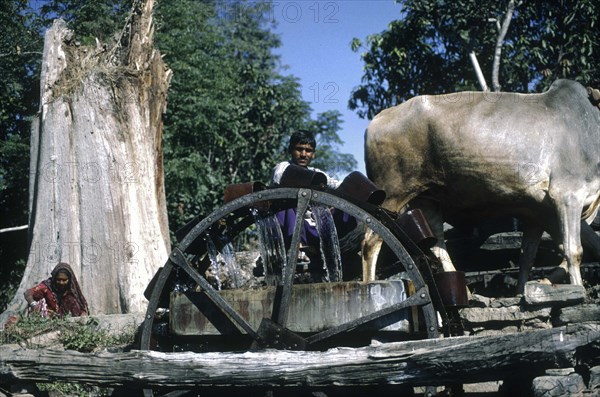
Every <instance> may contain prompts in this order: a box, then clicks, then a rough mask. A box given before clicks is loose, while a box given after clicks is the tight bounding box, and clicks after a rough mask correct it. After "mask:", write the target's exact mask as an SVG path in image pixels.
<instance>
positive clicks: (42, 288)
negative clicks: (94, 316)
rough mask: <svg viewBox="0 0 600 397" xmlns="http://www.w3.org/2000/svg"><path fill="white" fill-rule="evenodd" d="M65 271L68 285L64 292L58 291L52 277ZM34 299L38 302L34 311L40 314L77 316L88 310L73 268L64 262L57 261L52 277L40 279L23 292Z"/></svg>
mask: <svg viewBox="0 0 600 397" xmlns="http://www.w3.org/2000/svg"><path fill="white" fill-rule="evenodd" d="M61 271H62V272H66V273H67V274H68V275H69V286H68V288H67V289H66V290H65V291H64V292H62V293H61V292H59V291H58V290H57V288H56V287H55V285H54V281H53V280H54V277H55V276H56V275H57V274H58V273H59V272H61ZM25 295H26V296H27V295H29V296H30V297H31V298H33V300H34V301H36V302H40V304H38V305H37V306H36V307H35V309H34V311H37V312H39V313H40V314H41V315H42V316H49V317H54V316H55V315H58V316H60V317H62V316H65V315H71V316H74V317H79V316H82V315H86V314H88V312H89V309H88V305H87V301H86V300H85V297H84V296H83V293H82V292H81V289H80V288H79V283H78V282H77V279H76V278H75V274H74V273H73V269H71V266H69V265H68V264H66V263H59V264H58V265H56V267H55V268H54V270H52V277H50V278H49V279H47V280H44V281H42V282H41V283H39V284H38V285H36V286H35V287H33V288H30V289H29V290H27V291H26V292H25Z"/></svg>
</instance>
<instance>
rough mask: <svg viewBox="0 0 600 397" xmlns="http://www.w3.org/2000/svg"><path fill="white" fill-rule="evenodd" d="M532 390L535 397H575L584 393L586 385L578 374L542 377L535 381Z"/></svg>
mask: <svg viewBox="0 0 600 397" xmlns="http://www.w3.org/2000/svg"><path fill="white" fill-rule="evenodd" d="M531 388H532V391H533V396H534V397H573V396H576V395H578V394H579V395H581V394H582V393H583V392H584V390H585V383H584V382H583V378H582V377H581V375H579V374H577V373H573V374H570V375H567V376H540V377H537V378H535V379H534V380H533V384H532V386H531Z"/></svg>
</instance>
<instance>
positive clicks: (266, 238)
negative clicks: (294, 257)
mask: <svg viewBox="0 0 600 397" xmlns="http://www.w3.org/2000/svg"><path fill="white" fill-rule="evenodd" d="M251 211H252V215H253V216H254V220H255V223H256V227H257V232H258V240H259V246H260V257H261V259H262V262H263V268H264V272H265V282H266V284H267V285H279V284H281V282H282V279H283V278H284V276H285V272H286V271H287V258H286V252H285V244H284V242H283V233H282V232H281V227H280V226H279V222H278V221H277V217H276V216H275V215H274V214H271V213H268V214H263V213H261V212H259V211H258V210H257V209H252V210H251Z"/></svg>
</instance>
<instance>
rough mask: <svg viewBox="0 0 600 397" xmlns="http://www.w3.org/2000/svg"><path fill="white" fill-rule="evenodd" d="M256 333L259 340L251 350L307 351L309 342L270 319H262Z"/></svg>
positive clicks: (253, 344)
mask: <svg viewBox="0 0 600 397" xmlns="http://www.w3.org/2000/svg"><path fill="white" fill-rule="evenodd" d="M256 333H257V334H258V336H259V340H255V341H254V343H252V347H251V350H257V349H261V348H265V349H279V350H306V345H307V342H306V340H305V339H304V338H302V337H301V336H300V335H298V334H296V333H294V332H292V331H290V330H289V329H287V328H285V327H282V326H281V325H279V324H277V323H276V322H274V321H272V320H270V319H268V318H263V319H262V321H261V323H260V326H259V327H258V330H257V331H256Z"/></svg>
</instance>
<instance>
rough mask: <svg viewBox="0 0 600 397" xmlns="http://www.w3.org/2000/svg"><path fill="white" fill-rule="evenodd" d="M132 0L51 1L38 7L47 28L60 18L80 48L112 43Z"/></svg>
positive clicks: (120, 28)
mask: <svg viewBox="0 0 600 397" xmlns="http://www.w3.org/2000/svg"><path fill="white" fill-rule="evenodd" d="M132 2H133V0H101V1H98V0H50V1H47V2H44V3H43V4H42V6H41V7H40V10H39V11H40V16H41V17H42V18H43V19H44V23H45V25H46V26H50V25H51V24H52V20H54V19H56V18H61V19H63V20H64V21H65V22H67V26H68V27H69V29H71V30H73V32H74V33H75V35H76V36H77V38H78V39H80V40H81V41H82V44H85V45H91V44H95V42H96V39H98V41H99V42H100V43H109V42H111V41H112V40H113V39H114V38H115V36H116V34H118V33H120V32H121V30H122V29H123V26H124V24H125V18H126V16H127V15H128V14H129V12H130V10H131V5H132Z"/></svg>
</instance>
